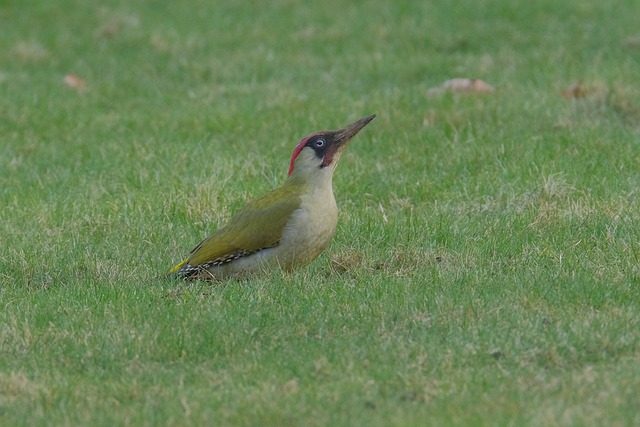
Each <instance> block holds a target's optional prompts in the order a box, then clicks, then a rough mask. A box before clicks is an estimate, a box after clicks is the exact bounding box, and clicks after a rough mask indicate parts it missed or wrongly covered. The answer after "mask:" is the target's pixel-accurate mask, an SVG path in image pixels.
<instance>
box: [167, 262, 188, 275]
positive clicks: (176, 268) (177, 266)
mask: <svg viewBox="0 0 640 427" xmlns="http://www.w3.org/2000/svg"><path fill="white" fill-rule="evenodd" d="M186 263H187V260H186V259H185V260H184V261H182V262H181V263H180V264H178V265H176V266H175V267H173V268H172V269H171V270H169V274H172V273H176V272H178V271H180V269H181V268H182V266H184V265H185V264H186Z"/></svg>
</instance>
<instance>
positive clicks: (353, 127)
mask: <svg viewBox="0 0 640 427" xmlns="http://www.w3.org/2000/svg"><path fill="white" fill-rule="evenodd" d="M375 117H376V115H375V114H372V115H370V116H369V117H365V118H364V119H360V120H358V121H357V122H354V123H351V124H350V125H349V126H347V127H346V128H344V129H340V130H338V131H335V133H334V135H333V138H332V140H333V142H332V143H331V144H330V145H329V147H328V148H327V151H325V153H324V157H323V159H322V163H321V164H320V167H321V168H323V167H326V166H329V165H330V164H333V165H334V167H335V165H336V164H337V162H338V159H339V158H340V154H341V153H342V151H343V150H344V149H345V147H346V146H347V143H348V142H349V141H350V140H351V138H353V137H354V136H355V135H356V134H357V133H358V132H360V130H361V129H362V128H363V127H365V126H366V125H367V123H369V122H370V121H371V120H373V119H374V118H375Z"/></svg>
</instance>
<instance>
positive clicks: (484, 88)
mask: <svg viewBox="0 0 640 427" xmlns="http://www.w3.org/2000/svg"><path fill="white" fill-rule="evenodd" d="M495 90H496V89H495V88H494V87H493V86H491V85H490V84H489V83H487V82H485V81H483V80H480V79H467V78H456V79H451V80H447V81H446V82H444V83H443V84H442V85H441V86H436V87H432V88H431V89H429V90H428V91H427V95H428V96H436V95H440V94H442V93H445V92H456V93H490V92H494V91H495Z"/></svg>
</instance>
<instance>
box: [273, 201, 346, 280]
mask: <svg viewBox="0 0 640 427" xmlns="http://www.w3.org/2000/svg"><path fill="white" fill-rule="evenodd" d="M337 223H338V207H337V206H336V200H335V198H334V196H333V191H332V190H331V189H329V191H322V189H319V191H315V192H313V193H310V194H307V195H304V196H302V200H301V203H300V208H299V209H297V210H296V211H295V212H294V213H293V215H292V216H291V220H290V221H289V223H288V224H287V226H286V227H285V230H284V233H283V235H282V240H281V242H280V244H279V245H278V246H277V252H278V253H277V258H278V262H279V263H280V265H281V266H282V267H284V268H287V269H289V268H293V267H300V266H303V265H306V264H309V263H310V262H311V261H313V260H314V259H315V258H316V257H318V255H320V253H321V252H322V251H323V250H324V249H325V248H326V247H327V245H328V244H329V242H330V241H331V238H332V237H333V235H334V233H335V231H336V224H337ZM274 249H276V248H274Z"/></svg>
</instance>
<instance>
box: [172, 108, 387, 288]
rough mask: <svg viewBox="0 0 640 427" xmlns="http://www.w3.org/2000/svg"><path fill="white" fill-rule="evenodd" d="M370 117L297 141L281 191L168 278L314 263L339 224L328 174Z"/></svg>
mask: <svg viewBox="0 0 640 427" xmlns="http://www.w3.org/2000/svg"><path fill="white" fill-rule="evenodd" d="M374 117H375V114H374V115H371V116H369V117H365V118H363V119H360V120H358V121H357V122H355V123H352V124H350V125H349V126H347V127H345V128H344V129H341V130H338V131H325V132H318V133H314V134H313V135H310V136H307V137H306V138H304V139H302V140H301V141H300V143H299V144H298V145H297V146H296V148H295V149H294V150H293V155H292V156H291V163H290V165H289V176H288V178H287V180H286V181H285V182H284V184H283V185H282V187H280V188H277V189H275V190H273V191H271V192H270V193H267V194H265V195H264V196H262V197H260V198H258V199H255V200H253V201H252V202H250V203H249V204H248V205H247V206H246V207H245V208H244V209H243V210H241V211H240V212H239V213H238V214H236V215H235V216H234V217H232V218H231V219H230V220H229V222H228V224H227V225H225V226H224V227H222V228H220V229H218V230H217V231H216V232H214V233H213V234H211V235H210V236H209V237H207V238H206V239H204V240H203V241H202V242H201V243H200V244H199V245H198V246H196V247H195V248H194V249H193V250H192V251H191V253H190V254H189V256H188V258H187V259H185V260H184V261H182V262H181V263H179V264H178V265H176V266H175V267H173V268H172V269H171V270H170V272H171V273H175V274H176V275H178V276H180V277H184V278H188V279H199V280H207V279H216V280H218V279H225V278H227V277H229V276H246V275H250V274H253V273H257V272H260V271H263V270H264V269H265V268H269V267H273V266H276V267H278V266H279V267H281V268H283V269H285V270H293V269H294V268H297V267H302V266H305V265H307V264H309V263H310V262H311V261H313V260H314V259H315V258H317V257H318V255H320V253H321V252H322V251H323V250H324V248H326V247H327V245H328V244H329V242H330V241H331V238H332V237H333V234H334V232H335V231H336V224H337V222H338V207H337V206H336V200H335V198H334V196H333V184H332V177H333V171H334V170H335V168H336V165H337V164H338V160H339V159H340V155H341V154H342V151H343V150H344V149H345V147H346V146H347V143H348V142H349V140H350V139H351V138H353V137H354V136H355V135H356V134H357V133H358V132H359V131H360V130H361V129H362V128H363V127H365V126H366V125H367V124H368V123H369V122H370V121H371V120H373V118H374Z"/></svg>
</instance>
